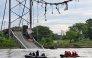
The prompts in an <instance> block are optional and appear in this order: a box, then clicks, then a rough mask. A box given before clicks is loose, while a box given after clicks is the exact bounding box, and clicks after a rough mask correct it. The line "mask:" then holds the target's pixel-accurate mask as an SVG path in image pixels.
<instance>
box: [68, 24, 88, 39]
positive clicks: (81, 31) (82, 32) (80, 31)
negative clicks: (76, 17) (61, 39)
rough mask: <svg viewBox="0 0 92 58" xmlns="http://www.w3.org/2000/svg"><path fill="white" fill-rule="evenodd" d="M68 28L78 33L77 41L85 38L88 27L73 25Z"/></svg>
mask: <svg viewBox="0 0 92 58" xmlns="http://www.w3.org/2000/svg"><path fill="white" fill-rule="evenodd" d="M69 28H70V30H73V31H75V32H78V39H79V40H80V39H82V38H84V37H86V33H87V30H88V27H87V25H86V24H85V23H76V24H74V25H73V26H71V27H69Z"/></svg>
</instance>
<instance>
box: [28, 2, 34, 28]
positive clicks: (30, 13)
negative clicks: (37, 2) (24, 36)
mask: <svg viewBox="0 0 92 58" xmlns="http://www.w3.org/2000/svg"><path fill="white" fill-rule="evenodd" d="M32 4H33V2H32V0H30V9H29V10H30V12H29V15H30V28H31V29H32Z"/></svg>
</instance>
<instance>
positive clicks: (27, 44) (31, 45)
mask: <svg viewBox="0 0 92 58" xmlns="http://www.w3.org/2000/svg"><path fill="white" fill-rule="evenodd" d="M13 33H14V35H15V36H16V37H17V39H19V40H20V41H21V42H22V44H23V45H24V46H25V47H26V49H32V48H35V49H38V48H39V47H38V46H36V45H35V44H34V43H33V42H30V41H28V39H26V38H24V36H23V35H22V32H19V31H13Z"/></svg>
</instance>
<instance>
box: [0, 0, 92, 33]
mask: <svg viewBox="0 0 92 58" xmlns="http://www.w3.org/2000/svg"><path fill="white" fill-rule="evenodd" d="M1 1H3V2H4V1H5V0H1ZM20 1H23V0H20ZM45 1H47V2H50V1H51V2H52V3H54V2H60V1H61V0H53V1H52V0H45ZM62 1H65V0H62ZM27 2H28V1H27ZM0 4H1V3H0ZM16 4H17V2H16V1H14V0H13V1H12V7H13V6H14V5H16ZM41 5H42V4H39V5H38V7H39V8H38V18H37V4H36V2H34V7H33V8H34V12H33V14H34V15H33V16H34V20H33V21H34V22H33V24H34V25H33V26H36V25H43V26H48V27H49V28H50V29H51V30H52V31H53V32H54V33H58V34H60V30H64V31H67V30H68V27H69V26H72V25H73V24H75V23H79V22H81V23H82V22H83V23H85V21H86V20H87V19H89V18H92V7H91V6H92V0H79V2H75V1H71V2H69V3H68V6H69V7H68V10H66V11H64V8H65V6H63V8H62V6H61V5H59V10H60V13H61V14H59V13H58V11H57V10H56V6H53V9H52V6H50V5H48V6H47V13H46V19H47V21H45V16H44V13H45V9H44V8H42V7H41ZM27 6H29V2H28V3H27ZM43 6H44V5H43ZM22 8H23V6H22ZM3 9H4V6H2V7H1V10H0V13H1V14H0V19H2V15H3ZM13 10H14V11H15V12H17V13H18V14H19V6H17V7H16V8H14V9H13ZM52 10H53V14H52ZM21 12H22V9H21ZM21 12H20V13H21ZM25 12H27V9H26V10H25ZM27 17H29V15H28V14H27V15H26V16H24V18H25V19H27ZM16 18H17V16H16V15H14V14H12V21H13V20H14V19H16ZM37 19H38V20H39V23H37ZM5 21H7V22H8V5H7V10H6V16H5ZM0 22H1V20H0ZM18 22H19V20H17V21H15V22H14V23H12V25H18V24H19V23H18ZM7 24H8V23H7ZM24 24H26V22H24Z"/></svg>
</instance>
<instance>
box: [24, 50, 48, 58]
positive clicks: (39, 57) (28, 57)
mask: <svg viewBox="0 0 92 58" xmlns="http://www.w3.org/2000/svg"><path fill="white" fill-rule="evenodd" d="M25 58H47V57H46V56H45V53H42V54H41V55H39V50H37V51H36V53H35V52H33V53H31V52H30V53H29V54H28V55H25Z"/></svg>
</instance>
